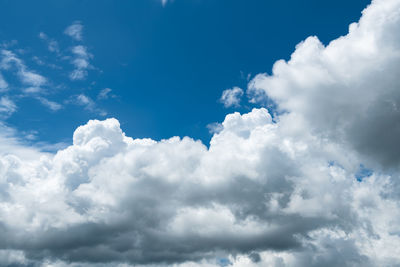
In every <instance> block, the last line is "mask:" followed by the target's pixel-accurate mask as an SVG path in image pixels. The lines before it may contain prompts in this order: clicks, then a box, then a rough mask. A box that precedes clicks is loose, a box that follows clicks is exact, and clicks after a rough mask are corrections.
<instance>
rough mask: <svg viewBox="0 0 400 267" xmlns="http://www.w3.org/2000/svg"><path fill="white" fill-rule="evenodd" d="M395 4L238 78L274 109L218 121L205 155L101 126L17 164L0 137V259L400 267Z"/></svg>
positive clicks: (193, 144)
mask: <svg viewBox="0 0 400 267" xmlns="http://www.w3.org/2000/svg"><path fill="white" fill-rule="evenodd" d="M399 10H400V2H399V1H397V0H396V1H395V0H376V1H374V2H373V3H372V4H371V5H370V6H369V7H368V8H367V9H366V10H364V12H363V17H362V18H361V20H360V22H359V23H358V24H352V25H353V26H351V27H350V32H349V34H348V35H346V36H343V37H340V38H338V39H336V40H334V41H333V42H331V43H330V44H329V45H328V46H326V47H324V46H323V45H322V44H321V43H320V42H319V41H318V40H317V39H316V38H314V37H311V38H308V39H306V41H304V42H302V43H301V44H299V45H298V46H297V48H296V51H295V52H294V54H293V55H292V58H291V60H290V61H288V62H284V61H278V62H277V63H276V64H275V65H274V69H273V73H272V75H266V74H261V75H258V76H256V77H255V78H254V79H253V81H252V82H251V83H250V84H249V89H248V94H249V96H251V97H252V98H253V100H254V101H257V100H258V97H260V96H261V95H265V96H266V97H268V98H270V99H272V100H273V101H275V103H276V107H277V108H278V110H279V111H280V112H279V113H278V114H279V115H277V116H276V117H275V118H274V120H272V116H271V115H270V113H269V112H268V110H267V109H265V108H259V109H253V110H252V111H251V112H248V113H246V114H240V113H238V112H235V113H232V114H228V115H227V116H226V117H225V119H224V121H223V122H222V123H220V124H219V125H220V126H219V129H218V131H216V132H215V133H214V134H213V136H212V138H211V140H210V144H209V147H207V146H205V145H204V144H202V143H201V142H200V141H196V140H194V139H192V138H189V137H184V138H180V137H172V138H169V139H165V140H160V141H155V140H151V139H133V138H130V137H127V136H126V135H125V133H124V132H123V131H122V129H121V127H120V124H119V122H118V120H116V119H112V118H111V119H107V120H103V121H98V120H91V121H89V122H88V123H87V124H85V125H82V126H80V127H78V128H77V129H76V130H75V132H74V134H73V142H72V144H71V145H70V146H68V147H67V148H64V149H60V150H58V151H57V152H55V153H43V152H40V151H39V150H37V149H34V148H33V149H32V148H31V150H29V151H30V154H29V155H30V157H27V156H26V155H28V153H22V152H21V151H25V149H26V150H27V148H26V147H25V146H24V145H21V144H20V143H18V142H17V141H16V139H15V137H13V134H12V133H9V134H5V133H7V130H4V131H0V133H1V134H0V155H1V156H0V227H1V229H2V231H0V263H1V264H3V265H5V264H8V265H11V264H14V265H18V264H19V265H22V266H24V265H25V266H29V265H30V266H46V265H47V266H52V265H53V266H107V265H108V266H109V265H115V266H118V265H120V266H180V267H188V266H198V267H200V266H202V267H205V266H221V265H226V264H230V265H229V266H234V267H239V266H250V267H252V266H275V267H278V266H397V265H400V256H399V255H400V251H399V248H400V235H399V229H400V221H399V218H400V195H399V193H398V192H399V189H400V183H399V178H400V171H399V169H398V168H396V163H397V158H396V155H397V154H396V148H397V147H399V146H398V145H397V142H398V140H397V139H398V138H397V139H396V138H395V136H398V132H397V131H398V128H397V125H398V124H396V123H397V122H398V118H399V117H398V113H397V112H398V111H397V109H396V108H397V100H398V97H397V94H398V88H399V86H397V85H398V83H399V79H398V78H397V79H396V77H398V75H397V70H398V69H399V68H397V67H398V64H399V62H400V60H399V55H398V52H397V51H400V50H399V47H398V46H399V45H400V38H399V37H398V34H397V32H398V30H399V27H400V16H399ZM396 52H397V53H396ZM75 101H77V103H80V104H81V105H83V106H87V107H89V106H90V105H92V103H94V102H93V100H91V99H90V98H89V97H88V96H86V95H83V94H81V95H78V96H76V99H75ZM350 103H353V105H350ZM356 118H358V119H356ZM356 128H357V129H358V131H356ZM374 134H375V135H374ZM373 136H375V139H373V138H372V137H373ZM367 141H369V142H367ZM389 143H390V144H391V145H392V147H393V148H392V147H389V145H388V144H389ZM10 144H12V145H11V147H10ZM368 151H369V152H371V153H370V154H369V153H367V152H368ZM366 161H367V162H366ZM370 164H372V165H370ZM365 168H367V169H371V171H368V173H366V172H365V171H363V170H364V169H365ZM360 175H361V176H364V177H360Z"/></svg>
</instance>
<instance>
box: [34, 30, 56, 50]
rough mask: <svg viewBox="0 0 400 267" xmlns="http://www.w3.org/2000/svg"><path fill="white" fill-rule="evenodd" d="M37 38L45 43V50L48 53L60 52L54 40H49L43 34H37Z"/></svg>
mask: <svg viewBox="0 0 400 267" xmlns="http://www.w3.org/2000/svg"><path fill="white" fill-rule="evenodd" d="M39 38H40V39H42V40H43V41H45V42H46V43H47V48H48V49H49V51H50V52H55V53H59V52H60V48H59V45H58V42H57V41H56V40H54V39H51V38H49V37H48V36H47V35H46V34H45V33H44V32H40V33H39Z"/></svg>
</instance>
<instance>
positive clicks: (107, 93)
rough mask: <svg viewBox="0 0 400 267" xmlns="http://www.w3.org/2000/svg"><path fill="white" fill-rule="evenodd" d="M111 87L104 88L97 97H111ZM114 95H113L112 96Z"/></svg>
mask: <svg viewBox="0 0 400 267" xmlns="http://www.w3.org/2000/svg"><path fill="white" fill-rule="evenodd" d="M111 91H112V90H111V89H110V88H104V89H102V90H101V91H100V92H99V94H98V95H97V99H108V98H109V97H110V93H111ZM112 97H113V96H112Z"/></svg>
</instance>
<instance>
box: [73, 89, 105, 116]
mask: <svg viewBox="0 0 400 267" xmlns="http://www.w3.org/2000/svg"><path fill="white" fill-rule="evenodd" d="M67 103H70V104H75V105H78V106H82V107H83V108H84V109H85V110H87V111H90V112H94V113H98V114H100V115H101V116H105V115H107V112H106V111H104V110H101V109H99V108H97V107H96V103H95V102H94V101H93V99H92V98H90V97H89V96H87V95H85V94H79V95H75V96H72V97H71V98H70V99H69V100H68V101H67Z"/></svg>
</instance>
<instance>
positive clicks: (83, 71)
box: [69, 45, 93, 80]
mask: <svg viewBox="0 0 400 267" xmlns="http://www.w3.org/2000/svg"><path fill="white" fill-rule="evenodd" d="M72 54H73V55H74V57H73V59H72V64H73V65H74V66H75V69H74V70H73V71H72V72H71V73H70V76H69V77H70V79H71V80H83V79H85V78H86V76H87V75H88V73H87V69H89V68H91V65H90V63H89V59H90V58H92V57H93V56H92V55H91V54H90V53H88V51H87V48H86V47H85V46H83V45H77V46H74V47H73V48H72Z"/></svg>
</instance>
